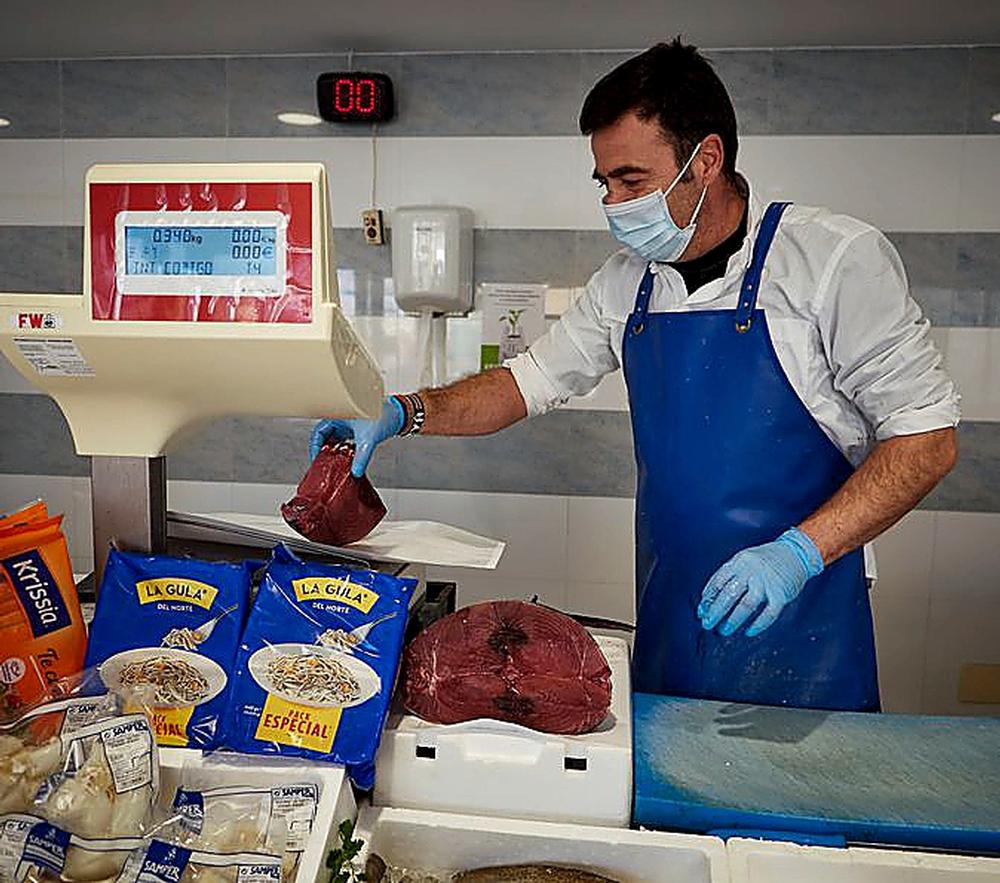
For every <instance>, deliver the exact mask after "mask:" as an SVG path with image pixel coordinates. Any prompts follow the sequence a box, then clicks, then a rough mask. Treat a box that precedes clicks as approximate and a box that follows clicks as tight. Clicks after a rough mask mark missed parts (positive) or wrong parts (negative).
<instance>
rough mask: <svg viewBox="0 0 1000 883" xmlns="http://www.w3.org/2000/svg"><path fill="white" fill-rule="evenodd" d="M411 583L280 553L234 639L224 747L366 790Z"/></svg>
mask: <svg viewBox="0 0 1000 883" xmlns="http://www.w3.org/2000/svg"><path fill="white" fill-rule="evenodd" d="M416 584H417V581H416V580H414V579H401V578H399V577H394V576H390V575H389V574H385V573H379V572H378V571H373V570H360V569H354V568H348V567H342V566H339V565H332V564H320V563H314V562H306V561H300V560H299V559H298V558H296V557H295V556H294V555H293V554H292V553H291V552H290V551H289V550H288V549H287V548H286V547H284V546H278V547H277V548H276V549H275V550H274V553H273V556H272V558H271V561H270V563H269V564H268V566H267V570H266V571H265V573H264V579H263V582H262V583H261V587H260V590H259V591H258V593H257V597H256V599H255V600H254V604H253V607H252V609H251V611H250V616H249V619H248V620H247V626H246V629H245V630H244V633H243V638H242V641H241V642H240V649H239V654H238V656H237V661H236V670H235V674H234V676H233V677H234V684H233V688H232V699H231V706H230V714H229V718H228V721H227V730H226V735H225V738H224V741H225V743H226V745H227V746H228V747H230V748H234V749H236V750H238V751H245V752H249V753H252V754H280V755H289V756H295V757H308V758H313V759H316V760H327V761H331V762H333V763H342V764H345V765H346V766H347V767H348V772H349V773H350V774H351V777H352V778H353V779H354V781H355V782H356V784H358V785H359V786H360V787H362V788H369V787H371V785H372V782H373V772H374V771H373V768H372V760H373V758H374V756H375V750H376V749H377V748H378V742H379V737H380V736H381V733H382V726H383V724H384V723H385V716H386V713H387V712H388V707H389V700H390V698H391V696H392V688H393V684H394V682H395V679H396V672H397V669H398V667H399V660H400V655H401V652H402V644H403V633H404V630H405V627H406V615H407V611H408V608H409V603H410V598H411V597H412V592H413V589H414V588H415V586H416Z"/></svg>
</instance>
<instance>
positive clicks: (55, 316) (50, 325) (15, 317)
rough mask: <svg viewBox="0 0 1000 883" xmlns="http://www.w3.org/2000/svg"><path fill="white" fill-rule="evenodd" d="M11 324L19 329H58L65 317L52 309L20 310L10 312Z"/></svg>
mask: <svg viewBox="0 0 1000 883" xmlns="http://www.w3.org/2000/svg"><path fill="white" fill-rule="evenodd" d="M10 324H11V326H12V327H14V328H16V329H17V330H18V331H58V330H59V329H60V328H62V326H63V319H62V316H61V315H60V314H59V313H53V312H52V311H51V310H41V309H39V310H20V311H18V312H16V313H11V314H10Z"/></svg>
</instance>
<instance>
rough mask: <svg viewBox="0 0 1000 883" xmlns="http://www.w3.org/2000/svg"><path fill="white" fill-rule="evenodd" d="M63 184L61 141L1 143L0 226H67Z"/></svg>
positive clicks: (9, 140)
mask: <svg viewBox="0 0 1000 883" xmlns="http://www.w3.org/2000/svg"><path fill="white" fill-rule="evenodd" d="M63 180H64V178H63V142H62V141H60V140H58V139H41V138H39V139H31V140H23V141H22V140H18V139H4V140H0V224H37V225H53V226H57V225H59V224H64V223H66V220H65V215H64V210H63ZM81 186H82V185H81Z"/></svg>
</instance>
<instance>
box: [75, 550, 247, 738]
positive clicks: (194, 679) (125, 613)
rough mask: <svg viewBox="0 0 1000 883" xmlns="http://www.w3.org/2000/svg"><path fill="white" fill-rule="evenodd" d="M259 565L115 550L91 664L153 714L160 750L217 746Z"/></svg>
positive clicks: (98, 616) (100, 600) (111, 686)
mask: <svg viewBox="0 0 1000 883" xmlns="http://www.w3.org/2000/svg"><path fill="white" fill-rule="evenodd" d="M256 566H257V565H256V564H255V563H254V562H244V563H242V564H226V563H221V562H211V561H196V560H193V559H188V558H171V557H167V556H165V555H158V556H144V555H137V554H132V553H128V552H119V551H118V550H116V549H112V550H111V553H110V555H109V556H108V563H107V566H106V568H105V571H104V581H103V582H102V584H101V591H100V594H99V595H98V601H97V610H96V613H95V615H94V621H93V624H92V625H91V630H90V644H89V645H88V648H87V666H88V667H91V666H94V667H97V669H98V671H99V672H100V675H101V679H102V680H103V682H104V684H105V685H106V686H107V688H108V689H109V690H111V691H112V692H115V693H118V694H120V695H123V696H125V697H126V698H129V699H133V698H138V699H139V700H140V701H141V703H142V704H143V705H144V706H147V707H150V708H152V720H153V724H154V726H155V729H156V739H157V742H158V744H160V745H174V746H180V747H186V746H191V747H197V748H212V747H215V745H216V743H217V739H218V733H219V730H220V720H221V718H222V717H223V715H224V714H225V709H226V704H227V700H228V693H229V672H231V671H232V667H233V659H234V657H235V655H236V648H237V645H238V643H239V638H240V631H241V630H242V626H243V622H244V619H245V617H246V610H247V607H248V605H249V598H250V583H251V580H252V577H253V572H254V570H255V569H256Z"/></svg>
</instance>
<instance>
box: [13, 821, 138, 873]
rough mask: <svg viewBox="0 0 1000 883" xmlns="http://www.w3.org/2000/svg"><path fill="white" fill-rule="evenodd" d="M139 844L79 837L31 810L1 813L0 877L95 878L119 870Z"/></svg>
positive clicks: (129, 841)
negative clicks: (29, 811)
mask: <svg viewBox="0 0 1000 883" xmlns="http://www.w3.org/2000/svg"><path fill="white" fill-rule="evenodd" d="M141 844H142V840H141V839H139V838H114V839H99V840H92V839H90V838H86V837H80V836H79V835H77V834H71V833H70V832H69V831H67V830H65V829H64V828H61V827H59V826H58V825H53V824H52V823H51V822H48V821H46V820H45V819H43V818H42V817H41V816H38V815H33V814H30V813H9V814H7V815H0V883H42V881H45V883H57V881H63V883H97V881H101V880H107V879H108V878H114V877H115V876H116V875H117V874H119V873H120V872H121V870H122V868H123V867H124V865H125V862H126V861H127V860H128V857H129V855H130V854H131V853H132V852H133V850H135V849H137V848H139V847H140V846H141Z"/></svg>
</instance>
